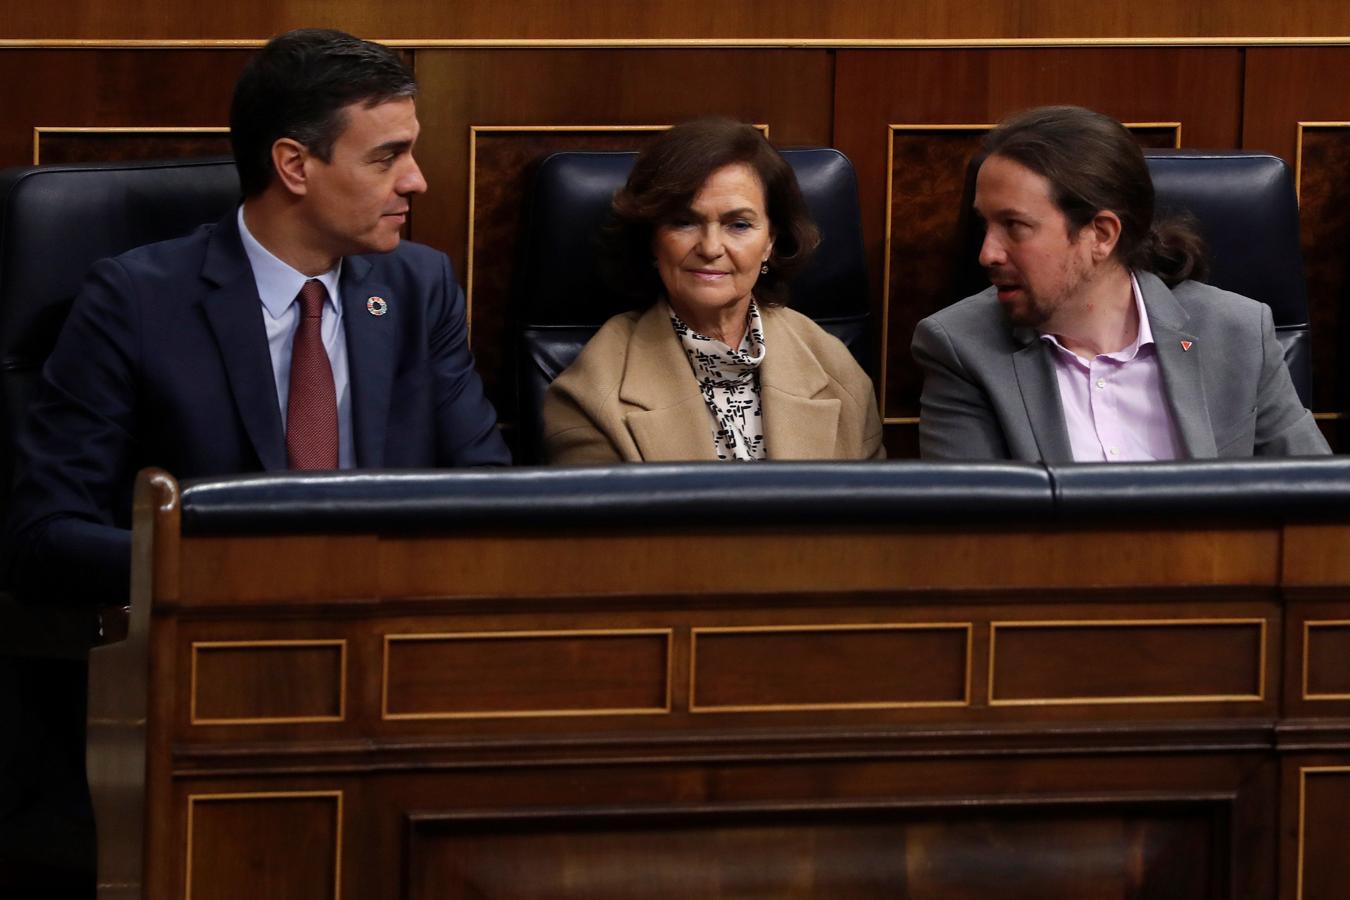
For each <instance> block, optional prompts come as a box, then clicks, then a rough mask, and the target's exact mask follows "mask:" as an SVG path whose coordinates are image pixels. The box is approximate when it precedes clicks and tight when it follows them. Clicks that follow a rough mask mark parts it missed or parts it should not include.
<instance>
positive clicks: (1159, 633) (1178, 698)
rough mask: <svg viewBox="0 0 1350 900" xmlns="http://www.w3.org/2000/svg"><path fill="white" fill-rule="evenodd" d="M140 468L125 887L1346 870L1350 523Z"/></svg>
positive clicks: (116, 819)
mask: <svg viewBox="0 0 1350 900" xmlns="http://www.w3.org/2000/svg"><path fill="white" fill-rule="evenodd" d="M138 496H139V499H138V508H137V526H136V527H137V533H136V575H135V580H134V584H133V590H134V595H135V596H134V601H133V606H132V619H131V624H130V634H129V637H128V639H127V640H126V641H124V642H122V643H120V644H117V645H114V646H111V647H105V648H101V649H100V650H98V651H96V652H95V654H94V661H93V663H92V666H93V670H94V674H93V676H92V677H93V695H92V697H91V705H92V707H93V712H92V713H91V732H92V738H91V741H92V743H91V757H92V759H91V779H92V780H93V781H94V783H95V790H96V793H97V794H98V800H97V802H98V809H99V814H100V823H99V824H100V839H101V842H102V844H101V849H102V851H103V859H102V863H101V864H102V877H103V879H104V880H105V881H106V882H107V883H109V884H112V883H121V884H124V885H127V886H128V887H127V888H126V889H125V892H126V893H127V894H128V895H133V894H134V892H135V888H134V887H131V886H132V885H134V884H135V883H136V882H137V881H138V878H139V876H140V875H141V874H142V872H141V871H140V867H139V865H138V864H137V861H138V859H143V860H144V869H143V874H144V887H145V896H147V897H151V898H169V897H190V898H192V900H206V898H216V897H229V898H241V897H247V898H250V900H262V898H272V897H278V898H281V897H284V898H288V900H308V898H314V900H330V898H361V900H367V898H385V897H387V898H428V897H437V898H480V897H482V898H529V900H542V898H588V900H594V898H676V897H681V898H684V897H775V898H780V897H792V898H804V897H819V898H853V897H856V898H871V897H896V896H904V897H910V898H943V900H961V898H982V900H987V898H1013V897H1019V898H1020V897H1036V898H1048V897H1073V898H1129V897H1148V898H1157V897H1178V898H1181V897H1185V898H1196V897H1207V898H1219V897H1232V898H1238V897H1241V898H1260V897H1271V898H1273V897H1281V898H1296V897H1297V898H1304V900H1319V898H1332V897H1338V898H1341V897H1345V896H1347V895H1348V894H1350V854H1346V853H1345V852H1344V840H1345V838H1344V836H1345V834H1346V833H1347V828H1348V827H1350V595H1348V594H1347V586H1350V558H1348V557H1347V554H1345V553H1344V552H1343V548H1344V547H1345V546H1347V543H1346V542H1347V538H1350V525H1343V524H1335V523H1331V524H1318V525H1306V524H1305V525H1295V524H1287V523H1286V524H1281V523H1269V524H1255V525H1253V524H1237V525H1233V524H1225V523H1214V524H1212V525H1209V526H1206V527H1193V526H1186V527H1180V526H1176V527H1173V526H1169V525H1168V524H1167V523H1153V524H1139V523H1135V524H1131V525H1121V526H1111V525H1103V526H1102V527H1088V528H1082V527H1073V528H1067V527H1062V526H1060V527H1057V526H1053V525H1046V526H1037V525H1034V524H1032V525H1026V526H1022V527H1009V526H999V527H987V528H979V529H973V530H972V529H969V528H964V529H956V528H951V527H945V528H943V527H935V528H913V527H909V528H900V527H894V528H891V527H828V528H820V529H815V528H808V527H799V526H791V527H789V526H784V525H777V526H776V525H775V524H774V523H772V522H760V523H756V522H753V521H752V522H750V523H739V522H736V523H726V524H722V523H715V524H710V525H708V526H707V527H690V526H688V525H685V526H681V527H679V528H662V527H660V526H659V525H658V524H655V523H654V524H653V525H652V526H651V527H650V528H649V529H644V530H641V531H640V532H638V531H635V530H633V529H625V530H618V529H615V530H612V531H596V530H588V531H584V532H579V533H572V534H567V533H545V532H543V531H540V530H520V531H497V532H493V533H477V534H435V533H378V532H371V533H342V534H305V535H293V534H291V535H287V534H237V535H230V536H212V537H191V536H182V535H181V532H180V525H179V506H178V502H177V501H178V495H177V485H176V484H175V483H174V482H173V480H172V479H170V478H168V477H167V476H164V475H163V474H162V473H161V474H159V475H157V476H152V477H146V476H143V478H142V482H141V484H140V490H139V495H138ZM142 716H143V719H142V718H141V717H142ZM138 721H139V722H143V723H144V728H143V729H142V728H139V727H138ZM142 740H143V743H142ZM142 747H143V753H144V755H143V756H141V755H138V754H140V753H142ZM140 760H144V762H145V773H146V774H145V778H144V783H143V784H139V783H138V777H139V771H138V768H137V767H138V765H139V761H140ZM142 800H143V801H144V807H143V809H144V814H143V818H142V817H141V813H140V810H141V806H140V803H141V801H142ZM142 823H143V829H144V831H143V834H144V844H143V856H142V857H138V856H137V849H138V844H139V838H140V835H141V830H140V829H141V827H142ZM109 893H110V895H112V893H113V892H112V891H110V892H109Z"/></svg>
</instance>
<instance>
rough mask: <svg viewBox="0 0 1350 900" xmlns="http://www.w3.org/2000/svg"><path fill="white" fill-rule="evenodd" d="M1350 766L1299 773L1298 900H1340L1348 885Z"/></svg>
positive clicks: (1349, 869) (1309, 769) (1312, 769)
mask: <svg viewBox="0 0 1350 900" xmlns="http://www.w3.org/2000/svg"><path fill="white" fill-rule="evenodd" d="M1347 832H1350V766H1310V767H1305V768H1302V769H1300V770H1299V786H1298V893H1297V895H1296V897H1297V900H1323V898H1341V897H1344V896H1345V895H1346V885H1350V855H1347V854H1346V852H1345V835H1346V833H1347Z"/></svg>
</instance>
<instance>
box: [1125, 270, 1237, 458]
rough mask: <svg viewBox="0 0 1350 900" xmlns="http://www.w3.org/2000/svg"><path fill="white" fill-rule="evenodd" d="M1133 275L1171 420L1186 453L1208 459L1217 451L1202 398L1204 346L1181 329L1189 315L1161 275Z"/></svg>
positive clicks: (1205, 404) (1205, 405) (1207, 405)
mask: <svg viewBox="0 0 1350 900" xmlns="http://www.w3.org/2000/svg"><path fill="white" fill-rule="evenodd" d="M1135 277H1136V278H1137V279H1138V280H1139V291H1140V293H1142V294H1143V295H1144V309H1145V311H1146V312H1147V313H1148V324H1149V328H1151V329H1152V330H1153V345H1154V349H1155V350H1156V352H1157V354H1158V369H1159V371H1160V372H1161V373H1162V382H1163V390H1165V391H1166V392H1167V399H1168V401H1169V402H1170V403H1171V405H1172V421H1173V423H1174V424H1175V425H1176V427H1177V433H1178V434H1180V435H1181V443H1182V445H1183V446H1184V447H1185V448H1186V455H1187V456H1188V457H1190V458H1191V459H1212V458H1214V457H1216V456H1218V455H1219V451H1218V447H1217V446H1216V445H1215V443H1214V429H1213V426H1211V425H1210V420H1209V404H1208V403H1207V402H1206V400H1205V380H1204V365H1203V362H1204V358H1203V354H1204V353H1205V351H1206V349H1207V348H1205V347H1204V346H1202V345H1201V343H1200V342H1199V341H1197V340H1196V339H1195V336H1194V335H1193V334H1191V333H1189V332H1188V331H1186V330H1185V327H1186V322H1187V321H1188V320H1189V319H1190V316H1188V315H1187V314H1186V311H1185V310H1184V309H1182V308H1181V304H1180V303H1177V300H1176V298H1175V297H1174V296H1172V292H1171V291H1170V290H1169V289H1168V287H1167V285H1165V284H1163V282H1162V280H1161V279H1159V278H1158V277H1157V276H1155V275H1150V274H1148V273H1147V272H1138V273H1136V275H1135Z"/></svg>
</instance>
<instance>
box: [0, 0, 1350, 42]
mask: <svg viewBox="0 0 1350 900" xmlns="http://www.w3.org/2000/svg"><path fill="white" fill-rule="evenodd" d="M6 19H7V21H6V27H5V36H6V37H7V38H11V39H12V38H65V39H72V38H85V39H107V38H113V39H117V38H121V39H126V38H160V39H172V38H199V39H200V38H207V39H237V38H266V37H267V36H269V35H271V34H274V33H276V32H278V31H283V30H285V29H287V28H296V27H300V26H314V25H324V26H336V27H340V28H345V29H347V30H350V31H353V32H355V33H358V34H361V35H363V36H367V37H383V38H401V39H412V40H416V39H423V40H425V39H429V38H451V39H455V38H461V39H462V38H488V39H498V40H520V39H587V38H590V39H597V38H598V39H621V38H637V39H643V38H648V39H649V38H698V39H719V38H720V39H728V38H767V39H774V38H778V39H786V38H795V39H799V40H810V39H822V38H824V39H836V40H837V39H857V38H863V39H866V38H879V39H897V38H900V39H906V38H908V39H915V38H918V39H944V38H1027V37H1030V38H1037V37H1039V38H1047V37H1048V38H1054V37H1060V38H1104V37H1135V38H1145V39H1147V38H1154V39H1156V38H1157V37H1158V36H1160V35H1163V36H1165V35H1178V36H1207V35H1223V36H1249V35H1278V36H1299V35H1345V34H1350V11H1347V10H1346V9H1345V8H1343V7H1342V6H1340V5H1339V4H1334V3H1327V2H1324V0H1288V2H1286V3H1282V4H1270V3H1261V2H1253V0H1215V2H1208V0H1135V2H1133V3H1128V4H1106V5H1089V4H1075V3H1064V2H1062V0H987V2H984V3H978V4H963V3H958V4H945V3H940V2H936V0H928V2H923V3H894V2H891V0H836V2H834V3H830V4H817V3H809V2H803V0H794V2H789V3H782V4H774V5H771V6H763V5H759V4H746V5H733V6H727V5H726V4H724V3H719V2H717V0H651V2H646V3H641V4H635V3H631V2H626V0H592V2H588V3H585V4H581V5H577V6H568V5H559V4H557V3H555V2H552V0H515V2H512V3H509V4H503V3H494V2H492V0H459V2H456V3H453V4H428V3H423V2H419V0H389V2H387V3H384V4H379V5H378V6H374V5H371V4H370V3H366V2H362V0H334V2H331V3H324V4H318V3H315V2H313V0H281V2H277V3H273V4H266V5H263V4H219V5H214V6H198V5H177V4H173V3H170V2H168V0H126V2H124V3H118V4H116V5H115V6H110V5H109V4H107V3H102V2H100V0H63V2H61V3H59V4H55V5H50V4H49V5H33V4H27V5H15V6H14V7H13V8H12V9H9V10H7V11H6Z"/></svg>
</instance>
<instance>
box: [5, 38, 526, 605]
mask: <svg viewBox="0 0 1350 900" xmlns="http://www.w3.org/2000/svg"><path fill="white" fill-rule="evenodd" d="M415 93H416V83H415V81H414V79H413V76H412V73H411V72H410V71H409V70H408V69H407V67H406V66H405V65H404V64H403V63H402V61H401V60H400V59H399V58H398V56H397V55H396V54H394V53H393V52H392V51H390V50H389V49H388V48H385V47H382V46H380V45H378V44H373V43H369V42H366V41H361V40H358V39H357V38H354V37H351V36H350V35H346V34H343V33H341V32H336V31H323V30H304V31H296V32H290V33H288V34H285V35H282V36H280V37H278V38H276V39H274V40H273V41H272V42H271V43H269V44H268V45H267V46H266V47H265V48H264V49H263V51H262V52H261V53H260V54H259V55H258V56H257V57H256V58H255V59H254V60H253V61H252V62H251V63H250V64H249V66H248V67H247V69H246V70H245V71H244V73H243V75H242V76H241V78H240V80H239V83H238V85H237V87H236V90H235V96H234V102H233V105H232V108H231V112H230V128H231V141H232V145H233V148H234V156H235V163H236V165H237V167H238V169H239V175H240V181H241V185H242V189H243V194H244V199H243V203H242V205H241V206H240V207H239V209H237V210H236V211H235V212H232V213H230V214H229V215H228V216H226V217H225V218H224V219H223V220H222V221H221V222H219V223H217V224H215V225H212V226H204V227H203V228H201V229H199V230H198V231H196V232H194V233H193V234H190V235H188V236H186V237H183V238H180V239H177V240H172V241H166V242H163V243H159V244H151V245H149V246H145V247H141V248H139V249H137V250H133V251H131V252H129V253H126V254H123V255H122V256H120V257H117V258H115V259H109V260H104V261H102V262H100V263H99V264H98V265H97V266H95V267H94V269H93V271H92V273H91V274H90V276H89V279H88V280H87V281H86V283H85V285H84V287H83V289H82V291H81V293H80V296H79V297H78V298H77V299H76V302H75V305H74V307H73V309H72V311H71V315H70V318H69V319H68V320H67V322H66V325H65V329H64V331H63V332H62V334H61V337H60V339H59V341H58V342H57V346H56V349H55V350H54V352H53V353H52V355H51V357H50V360H49V361H48V363H47V366H46V368H45V370H44V372H43V385H42V388H41V390H40V391H39V394H38V398H37V400H36V402H35V404H34V408H33V412H32V416H31V420H30V423H29V427H28V428H27V430H26V431H25V433H24V434H23V436H22V438H21V440H20V471H21V473H22V475H21V481H20V482H19V485H18V486H17V488H16V491H15V495H14V503H13V515H12V518H11V529H12V531H11V534H12V536H13V548H14V559H13V566H12V574H13V576H14V577H15V582H16V585H17V586H18V587H19V589H20V590H21V591H23V592H26V593H29V594H30V595H43V594H45V595H51V596H58V597H60V598H61V599H63V600H65V601H66V602H95V603H112V602H118V601H123V600H124V599H125V597H126V593H127V583H128V571H129V559H130V554H129V547H130V543H129V533H128V531H127V528H128V526H129V522H130V498H131V487H132V482H133V480H134V476H135V473H136V471H137V470H138V469H140V468H142V467H144V466H149V465H154V466H162V467H163V468H165V469H167V470H168V471H170V472H172V473H173V474H174V475H176V476H178V477H179V478H188V477H194V476H210V475H222V474H229V473H235V472H254V471H277V470H283V469H295V468H338V467H340V468H347V467H353V466H359V467H363V468H379V467H387V468H394V467H426V466H460V465H506V464H509V462H510V457H509V454H508V451H507V449H506V446H505V444H504V443H503V441H502V439H501V437H500V435H499V434H498V433H497V429H496V414H495V413H494V411H493V409H492V407H491V405H490V404H489V403H488V402H487V400H486V399H485V397H484V396H483V389H482V384H481V382H480V381H479V378H478V376H477V374H476V373H475V371H474V367H473V358H472V356H471V355H470V353H469V349H468V343H467V328H466V321H465V304H464V297H463V293H462V292H461V291H460V289H459V287H458V285H457V284H456V282H455V278H454V274H453V273H452V271H451V268H450V263H449V260H448V259H447V258H446V257H445V255H444V254H442V253H439V252H436V251H434V250H431V249H429V248H427V247H422V246H418V245H416V244H412V243H409V242H406V241H402V240H401V231H402V229H403V226H404V224H405V222H406V220H407V217H408V214H409V209H410V204H411V201H412V198H413V197H414V195H416V194H420V193H422V192H423V191H425V190H426V187H427V184H426V181H425V180H424V179H423V177H422V172H421V170H420V169H419V168H418V165H417V163H416V161H415V160H414V159H413V145H414V143H415V142H416V140H417V135H418V130H419V125H418V121H417V114H416V108H415V104H414V95H415ZM312 282H317V285H311V287H310V288H309V289H308V290H309V291H312V292H317V299H315V300H313V301H311V304H312V305H311V306H310V307H306V309H307V310H308V312H307V313H306V315H308V317H309V321H312V322H313V325H312V326H311V325H305V324H303V323H304V322H305V321H306V320H305V317H304V316H302V309H301V308H302V301H301V296H300V295H301V293H302V291H301V288H302V287H303V286H305V285H306V284H307V283H312ZM307 329H308V330H309V332H312V333H310V334H309V336H306V335H307ZM298 335H299V336H298ZM320 343H322V351H320V350H319V349H318V348H319V344H320ZM293 351H294V352H293ZM325 355H326V357H327V360H326V361H325V360H323V357H324V356H325ZM316 361H317V363H323V362H326V365H321V366H319V367H318V369H317V370H316V369H314V368H311V366H312V365H313V364H317V363H316ZM302 370H303V372H302ZM330 370H331V374H330ZM297 372H302V374H301V375H298V376H297V375H296V373H297ZM316 372H317V375H318V380H317V381H315V378H314V376H315V374H316ZM316 384H317V385H318V387H315V386H314V385H316ZM316 392H317V393H316ZM302 394H303V396H302ZM316 396H318V398H319V401H320V406H322V407H326V408H325V409H323V410H321V411H320V412H317V413H313V412H311V411H310V406H311V405H312V404H313V403H314V402H315V397H316ZM297 397H299V398H300V399H297ZM315 416H317V417H318V418H317V420H316V419H315V418H314V417H315ZM315 421H317V422H318V423H319V426H318V428H319V431H320V432H321V433H320V434H319V435H318V436H317V437H315V438H314V440H316V441H318V444H317V446H318V447H319V448H320V449H319V450H318V451H317V456H316V455H315V452H312V451H305V452H303V453H301V455H299V456H297V455H296V454H297V447H296V446H295V444H296V443H297V440H298V439H299V440H298V443H299V444H300V445H301V446H302V448H303V447H304V446H307V445H306V442H307V441H309V440H310V437H309V436H308V435H307V429H310V428H312V427H313V424H314V422H315ZM306 454H307V455H306ZM77 560H78V561H77Z"/></svg>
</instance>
